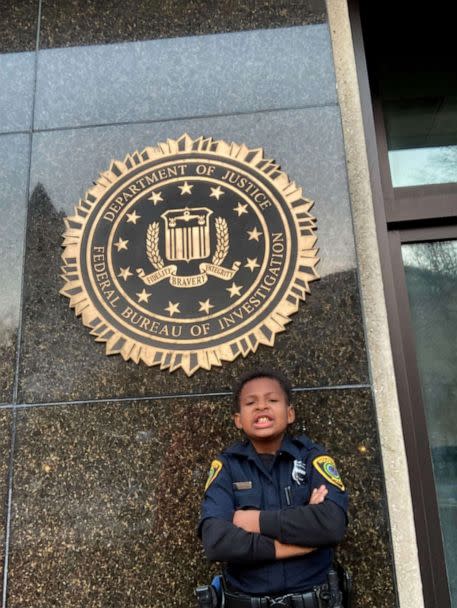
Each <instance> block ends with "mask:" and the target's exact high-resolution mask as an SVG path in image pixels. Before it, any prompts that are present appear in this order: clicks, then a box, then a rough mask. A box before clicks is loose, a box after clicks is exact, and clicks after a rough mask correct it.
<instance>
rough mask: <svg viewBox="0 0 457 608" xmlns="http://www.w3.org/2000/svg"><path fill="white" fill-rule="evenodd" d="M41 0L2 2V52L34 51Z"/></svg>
mask: <svg viewBox="0 0 457 608" xmlns="http://www.w3.org/2000/svg"><path fill="white" fill-rule="evenodd" d="M38 3H39V0H20V1H19V2H10V1H9V0H2V1H1V2H0V15H1V16H2V18H1V19H0V53H13V52H18V51H32V50H33V49H34V48H35V46H36V35H37V21H38Z"/></svg>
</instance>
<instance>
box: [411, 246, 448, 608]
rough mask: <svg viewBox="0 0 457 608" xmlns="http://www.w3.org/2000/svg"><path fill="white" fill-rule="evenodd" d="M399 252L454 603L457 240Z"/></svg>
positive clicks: (412, 247)
mask: <svg viewBox="0 0 457 608" xmlns="http://www.w3.org/2000/svg"><path fill="white" fill-rule="evenodd" d="M401 255H402V260H403V267H404V274H405V281H406V289H407V293H408V299H409V308H410V317H411V327H412V332H413V340H414V342H415V350H416V360H417V371H418V374H419V380H420V387H421V392H422V400H423V408H424V413H425V421H426V428H427V436H428V444H429V449H430V455H431V460H432V468H433V477H434V486H435V492H436V498H437V503H438V511H439V520H440V526H441V535H442V539H443V545H444V553H445V562H446V570H447V578H448V583H449V592H450V596H451V605H452V606H453V607H457V240H437V241H429V242H417V243H403V244H402V245H401ZM436 532H437V533H438V531H436Z"/></svg>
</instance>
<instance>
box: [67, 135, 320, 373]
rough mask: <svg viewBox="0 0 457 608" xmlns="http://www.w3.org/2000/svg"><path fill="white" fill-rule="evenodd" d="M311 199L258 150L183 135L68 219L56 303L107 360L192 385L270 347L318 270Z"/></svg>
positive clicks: (129, 161) (132, 164)
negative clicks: (62, 303)
mask: <svg viewBox="0 0 457 608" xmlns="http://www.w3.org/2000/svg"><path fill="white" fill-rule="evenodd" d="M312 204H313V203H312V201H310V200H307V199H306V198H303V196H302V191H301V189H300V188H299V187H298V186H297V185H296V184H295V183H293V182H291V181H290V180H289V178H288V177H287V175H286V174H285V173H284V172H282V171H281V170H280V168H279V167H278V165H276V164H275V163H274V162H273V161H272V160H269V159H267V158H265V157H264V154H263V151H262V150H261V149H259V148H258V149H249V148H247V147H246V146H245V145H240V144H235V143H226V142H224V141H215V140H213V139H211V138H203V137H200V138H198V139H195V140H193V139H192V138H191V137H189V136H188V135H183V136H182V137H180V138H179V139H178V140H171V139H170V140H168V141H167V142H166V143H160V144H159V145H158V146H157V147H151V148H146V149H145V150H143V151H142V152H134V153H133V154H130V155H128V156H127V157H126V158H125V160H124V161H123V162H120V161H113V162H112V163H111V166H110V168H109V170H108V171H106V172H104V173H102V174H101V175H100V176H99V178H98V180H97V182H96V183H95V185H94V186H93V187H92V188H91V189H90V190H89V191H88V192H87V193H86V195H85V197H84V198H83V199H82V200H81V201H80V202H79V204H78V205H77V207H76V209H75V214H74V215H73V216H71V217H67V218H66V219H65V226H66V230H65V233H64V240H63V246H64V253H63V260H64V265H63V266H62V271H63V274H62V277H63V279H64V281H65V284H64V287H63V288H62V289H61V293H62V294H63V295H65V296H66V297H68V298H69V299H70V306H71V307H72V308H74V309H75V312H76V315H78V316H79V315H81V317H82V321H83V323H84V325H86V326H88V327H90V328H91V333H92V334H93V335H95V336H96V337H97V341H99V342H100V341H102V342H106V352H107V354H115V353H119V354H121V355H122V356H123V357H124V359H125V360H128V359H132V360H133V361H135V362H136V363H139V362H140V361H143V362H144V363H146V365H160V367H161V368H162V369H169V370H170V371H173V370H175V369H177V368H179V367H182V368H183V369H184V370H185V372H186V373H187V374H188V375H191V374H193V373H194V372H195V371H196V370H197V369H199V368H201V367H202V368H205V369H210V368H211V366H213V365H221V364H222V362H223V361H233V360H234V359H235V358H236V357H237V356H238V355H243V356H246V355H247V354H248V353H249V352H252V351H255V350H256V349H257V348H258V346H259V344H267V345H269V346H273V344H274V340H275V335H276V334H277V333H278V332H280V331H283V330H284V328H285V326H286V324H287V323H288V322H289V321H290V316H291V315H292V314H293V313H295V312H296V311H297V310H298V305H299V301H300V300H304V299H305V295H306V293H309V283H310V282H311V281H313V280H315V279H316V278H318V275H317V272H316V269H315V268H316V264H317V261H318V258H317V249H316V248H315V244H316V236H315V220H314V218H313V217H312V216H311V215H310V213H309V210H310V208H311V206H312Z"/></svg>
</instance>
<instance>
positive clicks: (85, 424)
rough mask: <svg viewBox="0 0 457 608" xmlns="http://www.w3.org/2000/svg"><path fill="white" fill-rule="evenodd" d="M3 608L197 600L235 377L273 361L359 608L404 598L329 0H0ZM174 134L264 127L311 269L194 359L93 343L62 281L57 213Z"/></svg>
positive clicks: (245, 132) (248, 131) (242, 133)
mask: <svg viewBox="0 0 457 608" xmlns="http://www.w3.org/2000/svg"><path fill="white" fill-rule="evenodd" d="M0 9H1V10H0V13H1V15H2V18H1V19H0V34H1V35H0V50H1V51H2V53H1V54H0V180H1V183H2V188H1V190H0V210H1V217H2V222H0V253H1V257H0V431H1V434H0V499H1V500H2V504H3V505H4V509H3V512H2V513H3V516H2V519H1V520H0V534H1V536H0V539H1V540H0V552H1V557H2V562H1V563H2V566H1V567H2V573H3V576H2V581H3V596H2V597H3V603H4V607H5V608H6V606H8V607H15V608H26V607H27V608H28V607H32V606H33V607H34V608H35V607H37V608H38V607H40V608H41V607H43V608H44V607H48V606H49V607H50V606H65V607H69V608H73V607H75V608H76V607H83V606H84V607H98V606H100V607H102V606H103V607H106V606H115V607H117V606H119V607H120V606H125V605H132V606H135V607H137V608H141V607H142V606H144V607H146V606H148V607H152V606H153V607H154V608H156V607H157V608H159V607H162V606H165V605H167V606H175V607H180V608H181V607H183V608H184V607H187V606H192V605H194V600H193V598H192V589H193V588H194V587H195V585H196V584H197V583H202V582H204V581H206V580H208V578H209V576H210V572H213V571H214V569H215V567H214V566H209V565H208V564H207V563H206V561H205V559H204V557H203V555H202V552H201V549H200V547H199V543H198V541H197V539H196V535H195V526H196V522H197V519H198V505H199V501H200V498H201V493H202V486H203V485H204V482H205V479H206V475H207V469H208V465H209V462H210V460H211V459H212V457H213V456H214V455H215V454H216V453H217V452H218V450H220V449H221V447H222V446H223V445H225V444H227V443H228V442H229V441H231V440H232V439H233V438H234V437H236V434H235V430H234V429H233V427H232V425H231V421H230V416H229V407H228V403H229V393H230V389H231V386H232V383H233V381H234V379H236V378H237V377H238V376H239V374H240V373H241V372H243V371H244V370H246V369H251V368H253V367H256V366H259V365H262V366H265V365H268V366H276V367H278V368H280V369H282V370H283V371H285V372H286V373H287V374H288V375H289V377H290V378H291V380H292V381H293V384H294V386H295V387H296V389H297V392H296V407H297V411H298V414H299V416H298V418H299V420H298V421H297V423H296V424H295V426H296V430H297V431H301V430H303V429H305V430H306V432H307V433H309V434H310V436H311V437H313V438H314V439H315V440H317V441H319V442H321V443H323V444H325V445H326V446H327V447H328V449H329V451H330V452H331V453H332V454H333V455H334V456H335V457H336V458H337V460H338V463H339V465H340V468H341V470H342V473H343V476H344V478H345V481H346V483H347V485H348V487H349V489H350V493H351V513H350V518H351V525H350V529H349V533H348V537H347V540H346V541H345V542H344V543H343V545H342V546H341V547H340V549H339V553H340V556H341V557H342V559H343V561H344V562H346V563H347V564H348V565H349V566H350V567H351V569H352V570H353V571H354V574H355V578H356V602H355V605H356V606H357V607H362V606H363V607H364V608H365V607H373V608H374V607H376V608H384V607H386V608H387V607H391V606H395V605H396V599H395V590H394V580H393V573H392V571H393V566H392V558H391V552H390V544H389V542H390V541H389V526H388V521H387V514H386V513H387V511H386V504H385V493H384V485H383V473H382V463H381V460H380V449H379V440H378V436H377V429H376V418H375V412H374V405H373V401H372V393H371V385H370V379H369V374H368V368H367V357H366V346H365V338H364V331H363V317H362V313H361V303H360V298H359V291H358V281H357V262H356V258H355V252H354V240H353V231H352V222H351V210H350V201H349V196H348V188H347V181H346V160H345V155H344V148H343V141H342V132H341V124H340V112H339V107H338V103H337V96H336V90H335V76H334V68H333V59H332V53H331V45H330V36H329V31H328V25H327V23H326V15H325V9H324V5H323V2H320V1H318V0H309V1H308V2H294V1H293V0H284V1H282V2H272V1H271V0H259V1H256V2H254V1H253V2H250V3H241V2H237V1H233V0H232V1H229V0H224V1H221V2H197V1H196V0H193V1H191V2H179V1H177V0H175V1H169V2H168V1H166V2H162V3H159V2H153V1H152V0H150V1H149V2H137V3H131V4H129V5H128V7H127V5H126V3H120V2H117V1H113V2H110V3H108V2H103V1H97V2H96V1H95V0H72V1H71V2H70V0H68V1H61V0H42V1H38V0H36V1H35V0H25V1H24V2H12V3H6V2H0ZM184 132H188V133H189V134H190V135H191V136H192V137H197V136H199V135H206V136H211V137H213V138H216V139H219V138H222V139H225V140H229V141H232V140H233V141H239V142H243V143H246V144H247V145H248V146H251V147H258V146H262V147H263V148H264V149H265V152H266V154H268V156H271V157H273V158H275V160H276V161H278V162H279V163H280V164H281V166H282V167H283V168H284V169H285V170H286V171H287V173H288V174H289V176H290V177H291V178H292V179H294V180H296V181H297V182H298V183H299V184H300V185H301V186H302V187H303V190H304V193H305V195H306V196H307V197H309V198H311V199H314V200H315V201H316V205H315V207H314V209H313V213H314V214H315V215H316V217H317V220H318V245H319V248H320V252H319V255H320V257H321V262H320V263H319V266H318V269H319V273H320V275H321V279H320V281H318V282H315V283H313V284H312V285H311V292H312V293H311V295H310V296H309V297H308V298H307V301H306V303H304V304H303V305H302V306H301V307H300V311H299V312H298V313H297V314H296V315H295V316H294V317H293V320H292V322H291V323H290V324H289V326H288V328H287V331H285V332H284V333H282V334H280V335H278V336H277V339H276V344H275V347H274V349H271V348H268V347H260V348H259V350H258V351H257V352H256V353H255V354H251V355H249V356H248V357H247V358H246V359H243V358H239V359H238V360H236V361H235V362H234V363H232V364H226V365H224V366H223V367H222V368H219V369H213V370H212V371H211V372H206V371H204V370H200V371H199V372H197V373H196V374H195V375H194V376H192V377H191V378H188V377H187V376H185V375H184V374H183V373H182V372H181V371H179V370H178V371H177V372H175V373H173V374H169V373H168V372H161V371H159V370H157V369H155V368H147V367H145V366H137V365H135V364H134V363H132V362H127V363H126V362H124V361H123V360H122V359H121V358H120V357H118V356H114V357H107V356H106V355H105V354H104V345H102V344H97V343H96V342H95V341H94V339H93V337H91V336H90V335H89V332H88V331H87V330H86V329H85V328H84V327H83V326H82V324H81V322H80V320H79V319H77V318H76V317H75V315H74V313H73V312H72V311H71V310H70V309H69V307H68V303H67V301H66V300H65V299H64V298H63V297H62V296H60V295H59V293H58V292H59V289H60V287H61V279H60V277H59V273H60V264H61V260H60V255H61V240H62V239H61V235H62V232H63V218H64V216H65V215H66V214H68V213H71V212H72V210H73V207H74V205H75V204H76V203H77V202H78V200H79V198H80V197H81V196H83V194H84V192H85V190H86V189H87V188H88V187H89V186H90V184H91V182H92V181H93V180H94V179H96V177H97V175H98V174H99V173H100V172H101V171H103V170H105V169H107V168H108V166H109V162H110V160H111V159H113V158H123V157H124V156H125V155H126V154H127V153H129V152H132V151H134V150H137V149H142V148H143V147H144V146H146V145H154V144H155V143H156V142H158V141H161V140H163V139H166V138H169V137H170V138H177V137H179V136H180V135H181V134H182V133H184Z"/></svg>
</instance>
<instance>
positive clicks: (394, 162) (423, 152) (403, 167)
mask: <svg viewBox="0 0 457 608" xmlns="http://www.w3.org/2000/svg"><path fill="white" fill-rule="evenodd" d="M389 164H390V173H391V177H392V185H393V187H394V188H399V187H402V186H418V185H422V184H446V183H451V182H457V146H444V147H435V148H411V149H409V150H408V149H404V150H390V151H389Z"/></svg>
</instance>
